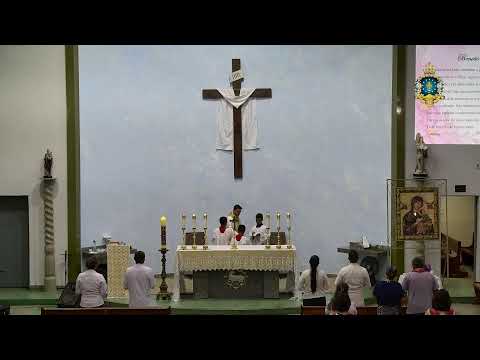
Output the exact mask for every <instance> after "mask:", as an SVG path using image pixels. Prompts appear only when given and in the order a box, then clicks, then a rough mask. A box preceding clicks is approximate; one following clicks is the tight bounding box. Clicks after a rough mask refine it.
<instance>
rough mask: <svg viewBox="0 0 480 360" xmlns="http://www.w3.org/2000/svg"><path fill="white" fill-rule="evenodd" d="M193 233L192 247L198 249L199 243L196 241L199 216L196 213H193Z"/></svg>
mask: <svg viewBox="0 0 480 360" xmlns="http://www.w3.org/2000/svg"><path fill="white" fill-rule="evenodd" d="M192 233H193V234H192V235H193V243H192V249H196V248H197V244H196V243H195V240H196V237H197V216H196V215H195V214H193V215H192Z"/></svg>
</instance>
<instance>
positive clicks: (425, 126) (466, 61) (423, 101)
mask: <svg viewBox="0 0 480 360" xmlns="http://www.w3.org/2000/svg"><path fill="white" fill-rule="evenodd" d="M415 68H416V69H415V72H416V81H415V134H412V136H414V137H415V135H416V134H417V133H420V134H421V135H422V136H423V138H424V141H425V143H427V144H480V46H479V45H418V46H417V49H416V66H415Z"/></svg>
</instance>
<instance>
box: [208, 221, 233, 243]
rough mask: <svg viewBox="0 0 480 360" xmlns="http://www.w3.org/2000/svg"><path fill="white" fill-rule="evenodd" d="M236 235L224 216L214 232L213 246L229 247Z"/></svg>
mask: <svg viewBox="0 0 480 360" xmlns="http://www.w3.org/2000/svg"><path fill="white" fill-rule="evenodd" d="M234 235H235V232H234V230H233V229H232V228H229V227H228V226H227V218H226V217H225V216H222V217H221V218H220V226H219V227H218V228H216V229H215V230H214V231H213V244H214V245H228V244H230V242H231V241H232V238H233V237H234Z"/></svg>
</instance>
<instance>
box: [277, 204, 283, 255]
mask: <svg viewBox="0 0 480 360" xmlns="http://www.w3.org/2000/svg"><path fill="white" fill-rule="evenodd" d="M281 248H282V245H281V244H280V213H279V212H277V249H281Z"/></svg>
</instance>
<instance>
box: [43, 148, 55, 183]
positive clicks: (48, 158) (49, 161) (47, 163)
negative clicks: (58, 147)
mask: <svg viewBox="0 0 480 360" xmlns="http://www.w3.org/2000/svg"><path fill="white" fill-rule="evenodd" d="M52 166H53V154H52V152H51V151H50V150H49V149H47V153H46V154H45V156H44V157H43V168H44V170H45V172H44V175H43V177H44V178H51V177H52Z"/></svg>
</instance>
